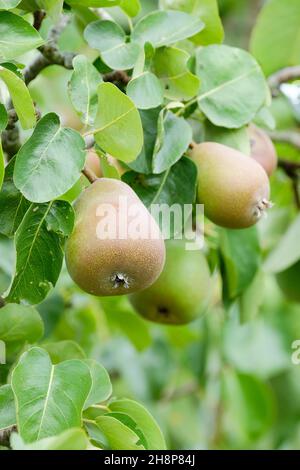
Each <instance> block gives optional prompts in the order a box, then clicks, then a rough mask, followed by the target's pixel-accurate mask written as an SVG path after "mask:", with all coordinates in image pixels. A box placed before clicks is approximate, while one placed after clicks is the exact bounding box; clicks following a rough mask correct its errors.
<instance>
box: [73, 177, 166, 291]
mask: <svg viewBox="0 0 300 470" xmlns="http://www.w3.org/2000/svg"><path fill="white" fill-rule="evenodd" d="M74 209H75V226H74V231H73V233H72V235H71V236H70V238H69V239H68V241H67V244H66V264H67V268H68V271H69V273H70V275H71V277H72V279H73V280H74V281H75V283H76V284H78V286H79V287H81V289H83V290H84V291H86V292H88V293H90V294H92V295H96V296H107V295H122V294H128V293H131V292H136V291H138V290H140V289H145V288H146V287H148V286H150V285H151V284H152V283H153V282H154V281H155V280H156V279H157V278H158V276H159V275H160V273H161V271H162V269H163V266H164V261H165V244H164V240H163V239H162V236H161V233H160V230H159V228H158V226H157V224H156V222H155V220H154V219H153V218H152V216H151V215H150V213H149V212H148V210H147V209H146V207H145V206H144V205H143V204H142V202H141V201H140V199H139V198H138V197H137V195H136V194H135V192H134V191H133V190H132V189H131V188H130V187H129V186H128V185H127V184H125V183H123V182H122V181H119V180H115V179H109V178H102V179H98V180H96V181H95V182H94V183H93V184H92V185H90V186H89V187H88V188H87V189H86V190H85V191H83V193H82V194H81V195H80V196H79V198H78V199H77V201H76V202H75V205H74Z"/></svg>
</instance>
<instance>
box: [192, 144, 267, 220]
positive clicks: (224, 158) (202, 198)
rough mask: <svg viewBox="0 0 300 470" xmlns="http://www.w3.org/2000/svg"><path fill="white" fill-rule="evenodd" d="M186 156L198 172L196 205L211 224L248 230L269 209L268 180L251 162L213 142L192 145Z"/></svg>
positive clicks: (261, 169) (260, 168) (231, 149)
mask: <svg viewBox="0 0 300 470" xmlns="http://www.w3.org/2000/svg"><path fill="white" fill-rule="evenodd" d="M189 155H190V157H191V158H192V160H193V161H194V162H195V164H196V165H197V168H198V190H197V194H198V201H199V203H201V204H204V214H205V215H206V216H207V217H208V218H209V219H210V220H211V221H212V222H214V223H215V224H217V225H220V226H222V227H227V228H232V229H242V228H247V227H251V226H252V225H254V224H256V223H257V222H258V221H259V220H260V219H261V217H262V216H263V215H264V213H265V211H266V210H267V209H268V208H269V207H271V203H270V202H269V197H270V184H269V179H268V176H267V174H266V172H265V171H264V169H263V168H262V167H261V165H259V163H257V162H256V161H255V160H253V159H252V158H249V157H248V156H247V155H244V154H243V153H241V152H239V151H237V150H234V149H233V148H230V147H227V146H225V145H222V144H218V143H215V142H204V143H202V144H195V145H194V146H193V148H192V149H191V151H190V154H189Z"/></svg>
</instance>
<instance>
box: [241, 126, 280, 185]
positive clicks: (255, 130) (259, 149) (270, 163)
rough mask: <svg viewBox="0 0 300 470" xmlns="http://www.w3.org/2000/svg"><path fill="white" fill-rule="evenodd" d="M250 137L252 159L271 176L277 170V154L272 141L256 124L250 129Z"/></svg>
mask: <svg viewBox="0 0 300 470" xmlns="http://www.w3.org/2000/svg"><path fill="white" fill-rule="evenodd" d="M248 135H249V138H250V146H251V157H252V158H254V160H256V161H257V162H258V163H259V164H260V165H261V166H262V167H263V169H264V170H265V171H266V173H267V174H268V176H271V175H272V173H273V172H274V171H275V170H276V168H277V154H276V150H275V147H274V145H273V142H272V140H271V139H270V137H269V136H268V134H266V132H265V131H263V130H262V129H260V128H259V127H257V126H255V125H254V124H250V126H249V127H248Z"/></svg>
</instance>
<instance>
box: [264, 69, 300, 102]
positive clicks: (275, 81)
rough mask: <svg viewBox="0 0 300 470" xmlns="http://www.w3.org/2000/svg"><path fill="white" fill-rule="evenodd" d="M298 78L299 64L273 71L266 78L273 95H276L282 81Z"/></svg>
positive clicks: (299, 72) (299, 75) (299, 73)
mask: <svg viewBox="0 0 300 470" xmlns="http://www.w3.org/2000/svg"><path fill="white" fill-rule="evenodd" d="M297 78H300V66H299V65H296V66H294V67H286V68H284V69H281V70H279V71H278V72H275V73H274V74H273V75H271V76H270V77H269V79H268V83H269V86H270V88H271V91H272V95H273V96H277V95H278V92H279V89H280V85H281V84H282V83H286V82H289V81H290V80H296V79H297Z"/></svg>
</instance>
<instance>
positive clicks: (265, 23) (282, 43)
mask: <svg viewBox="0 0 300 470" xmlns="http://www.w3.org/2000/svg"><path fill="white" fill-rule="evenodd" d="M299 18H300V3H299V2H298V0H289V1H288V2H282V1H281V0H270V1H269V2H267V3H266V4H265V6H264V8H263V9H262V10H261V12H260V14H259V17H258V21H257V23H256V24H255V27H254V29H253V32H252V37H251V45H250V49H251V52H252V54H253V55H254V56H255V57H256V59H257V60H258V62H259V63H260V65H261V66H262V69H263V71H264V72H265V74H266V75H270V74H271V73H273V72H276V71H277V70H279V69H281V68H283V67H287V66H290V65H298V64H299V61H300V52H299V51H300V24H299Z"/></svg>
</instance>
